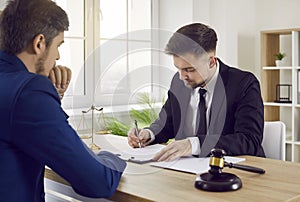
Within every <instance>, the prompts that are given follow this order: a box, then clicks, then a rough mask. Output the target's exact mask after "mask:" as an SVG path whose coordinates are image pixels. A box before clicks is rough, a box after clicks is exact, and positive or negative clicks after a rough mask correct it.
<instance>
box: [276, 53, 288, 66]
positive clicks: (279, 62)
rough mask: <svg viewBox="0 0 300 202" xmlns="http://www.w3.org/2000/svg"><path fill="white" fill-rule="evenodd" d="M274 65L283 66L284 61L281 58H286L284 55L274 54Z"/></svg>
mask: <svg viewBox="0 0 300 202" xmlns="http://www.w3.org/2000/svg"><path fill="white" fill-rule="evenodd" d="M274 56H275V64H276V66H277V67H280V66H283V65H284V61H283V58H284V57H285V56H286V54H285V53H281V52H279V53H276V54H275V55H274Z"/></svg>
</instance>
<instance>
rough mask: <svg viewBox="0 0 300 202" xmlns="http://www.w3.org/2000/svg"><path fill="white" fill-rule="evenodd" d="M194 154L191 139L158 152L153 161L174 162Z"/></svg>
mask: <svg viewBox="0 0 300 202" xmlns="http://www.w3.org/2000/svg"><path fill="white" fill-rule="evenodd" d="M191 154H192V145H191V143H190V141H189V139H184V140H177V141H174V142H172V143H170V144H169V145H168V146H166V147H165V148H163V149H162V150H161V151H160V152H158V153H157V154H156V155H155V156H154V157H153V159H152V160H154V161H172V160H174V159H176V158H179V157H182V156H189V155H191Z"/></svg>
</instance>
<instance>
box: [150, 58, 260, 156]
mask: <svg viewBox="0 0 300 202" xmlns="http://www.w3.org/2000/svg"><path fill="white" fill-rule="evenodd" d="M218 61H219V64H220V69H219V75H218V79H217V83H216V86H215V89H214V95H213V99H212V104H211V111H210V118H209V126H208V130H207V135H200V134H197V136H198V138H199V141H200V145H201V156H207V155H209V154H210V151H211V149H212V148H221V149H224V150H225V151H226V153H227V154H228V155H254V156H263V157H264V156H265V155H264V151H263V148H262V146H261V142H262V139H263V127H264V107H263V102H262V98H261V91H260V86H259V82H258V80H257V79H256V78H255V76H254V75H253V74H252V73H250V72H245V71H241V70H239V69H236V68H232V67H229V66H227V65H225V64H224V63H222V62H221V61H220V60H218ZM190 95H191V89H189V88H187V87H186V86H185V85H184V83H183V81H181V80H180V79H179V74H178V73H176V74H175V76H174V77H173V80H172V83H171V87H170V90H169V91H168V99H167V101H166V103H165V105H164V106H163V108H162V110H161V112H160V114H159V118H158V119H157V120H156V121H155V122H154V123H153V124H151V126H150V128H149V129H150V130H152V131H153V132H154V134H155V141H154V143H162V142H166V141H168V140H169V139H171V138H175V139H184V138H186V137H188V136H191V134H185V133H184V130H183V128H184V123H185V121H184V120H185V116H186V109H187V106H188V104H189V101H190Z"/></svg>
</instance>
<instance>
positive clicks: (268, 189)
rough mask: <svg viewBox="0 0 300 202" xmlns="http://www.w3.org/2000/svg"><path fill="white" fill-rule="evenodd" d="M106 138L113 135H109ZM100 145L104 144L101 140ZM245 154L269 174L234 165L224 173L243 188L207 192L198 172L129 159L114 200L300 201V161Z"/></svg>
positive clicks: (50, 175) (49, 172)
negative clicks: (196, 184) (201, 187)
mask: <svg viewBox="0 0 300 202" xmlns="http://www.w3.org/2000/svg"><path fill="white" fill-rule="evenodd" d="M97 138H98V137H97ZM97 138H96V139H97ZM105 138H110V137H109V136H106V137H105ZM99 139H100V140H99ZM102 139H103V137H101V138H98V141H97V142H100V141H102ZM111 139H114V137H113V138H111ZM122 141H123V140H122ZM99 144H100V145H101V143H99ZM101 148H103V145H101ZM241 157H243V158H246V161H244V162H242V163H241V164H245V165H251V166H256V167H260V168H263V169H265V170H266V173H265V174H263V175H260V174H255V173H250V172H246V171H241V170H238V169H234V168H224V169H223V172H229V173H234V174H236V175H237V176H239V177H240V178H241V180H242V183H243V187H242V188H241V189H239V190H237V191H231V192H206V191H202V190H198V189H196V188H195V187H194V182H195V179H196V175H195V174H190V173H184V172H179V171H174V170H168V169H162V168H156V167H152V166H150V165H148V164H143V165H140V164H135V163H130V162H128V164H127V168H126V170H125V172H124V174H123V176H122V179H121V181H120V184H119V186H118V188H117V191H116V193H115V194H114V196H113V197H112V198H111V200H114V201H172V202H173V201H300V163H292V162H285V161H279V160H272V159H265V158H259V157H252V156H241ZM45 177H46V178H48V179H51V180H54V181H56V182H60V183H63V184H66V185H68V183H67V182H66V181H65V180H63V179H62V178H61V177H60V176H58V175H57V174H56V173H54V172H53V171H52V170H50V169H46V171H45Z"/></svg>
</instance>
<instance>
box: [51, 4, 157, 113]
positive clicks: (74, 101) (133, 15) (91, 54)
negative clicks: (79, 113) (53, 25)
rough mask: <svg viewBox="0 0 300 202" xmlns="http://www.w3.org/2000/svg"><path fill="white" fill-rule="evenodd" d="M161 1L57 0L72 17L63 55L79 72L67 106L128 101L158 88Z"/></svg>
mask: <svg viewBox="0 0 300 202" xmlns="http://www.w3.org/2000/svg"><path fill="white" fill-rule="evenodd" d="M156 1H157V0H113V1H112V0H76V3H74V2H73V1H68V0H56V2H57V4H58V5H59V6H61V7H62V8H63V9H64V10H65V11H66V12H67V14H68V16H69V20H70V29H69V31H68V32H66V33H65V43H64V44H63V45H62V46H61V49H60V55H61V59H60V60H59V61H57V64H61V65H66V66H68V67H71V69H72V72H73V74H72V81H71V85H70V87H69V89H68V92H67V93H66V96H65V97H66V98H65V99H64V101H63V106H64V108H79V107H90V106H91V105H92V104H96V105H98V106H104V105H112V104H113V105H121V104H125V105H126V104H129V103H132V102H134V101H133V100H134V99H133V97H134V95H135V94H136V93H137V92H152V91H153V78H154V77H155V75H154V74H157V73H155V71H153V67H152V64H153V58H154V54H155V53H153V51H152V47H153V40H152V38H153V36H152V31H151V29H152V27H153V26H156V25H155V21H157V20H153V19H154V16H155V14H154V13H155V12H157V10H158V9H157V6H156V5H157V2H156ZM155 2H156V3H155ZM156 72H157V71H156Z"/></svg>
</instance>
